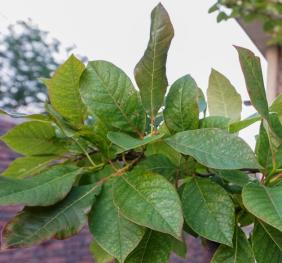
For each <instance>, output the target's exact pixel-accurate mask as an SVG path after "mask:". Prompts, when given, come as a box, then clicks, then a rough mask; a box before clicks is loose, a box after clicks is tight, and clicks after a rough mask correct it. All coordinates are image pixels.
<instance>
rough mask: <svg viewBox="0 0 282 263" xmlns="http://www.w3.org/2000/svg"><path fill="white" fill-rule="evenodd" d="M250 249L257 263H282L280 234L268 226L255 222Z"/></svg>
mask: <svg viewBox="0 0 282 263" xmlns="http://www.w3.org/2000/svg"><path fill="white" fill-rule="evenodd" d="M252 247H253V251H254V254H255V258H256V262H257V263H265V262H267V263H281V262H282V233H281V232H280V231H278V230H277V229H275V228H272V227H271V226H269V225H266V224H264V223H261V222H256V223H255V227H254V231H253V234H252Z"/></svg>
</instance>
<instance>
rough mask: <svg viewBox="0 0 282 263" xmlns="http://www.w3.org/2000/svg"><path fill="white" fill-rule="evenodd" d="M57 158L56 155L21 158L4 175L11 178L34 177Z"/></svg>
mask: <svg viewBox="0 0 282 263" xmlns="http://www.w3.org/2000/svg"><path fill="white" fill-rule="evenodd" d="M57 158H59V157H58V156H55V155H47V156H26V157H19V158H17V159H16V160H14V161H13V162H12V163H11V164H10V165H9V167H8V168H7V169H6V170H5V171H4V172H3V174H2V175H3V176H7V177H11V178H25V177H29V176H33V175H35V174H37V173H39V172H40V171H42V170H43V169H44V168H46V167H47V166H48V164H49V163H50V162H52V161H53V160H55V159H57Z"/></svg>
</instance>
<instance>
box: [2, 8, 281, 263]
mask: <svg viewBox="0 0 282 263" xmlns="http://www.w3.org/2000/svg"><path fill="white" fill-rule="evenodd" d="M151 20H152V21H151V31H150V39H149V43H148V46H147V48H146V51H145V53H144V56H143V57H142V58H141V59H140V61H139V62H138V64H137V65H136V68H135V80H136V83H137V85H138V88H139V91H138V90H137V89H135V87H134V85H133V83H132V82H131V80H130V79H129V78H128V76H127V75H126V74H125V73H124V72H123V71H122V70H121V69H120V68H118V67H117V66H115V65H113V64H112V63H110V62H107V61H91V62H89V63H88V65H87V66H86V67H85V65H84V64H83V63H82V62H81V61H79V60H78V59H77V58H76V57H74V56H71V57H70V58H69V59H68V60H67V61H66V62H65V63H64V64H63V65H61V66H60V67H59V68H58V69H57V71H56V72H55V74H54V75H53V77H52V78H51V79H46V80H45V81H44V82H45V84H46V86H47V88H48V93H49V98H50V103H46V114H41V115H39V114H34V115H23V114H10V115H11V116H12V117H15V118H17V117H18V118H25V119H27V120H28V121H27V122H24V123H21V124H19V125H17V126H16V127H14V128H13V129H11V130H10V131H9V132H8V133H7V134H5V135H3V136H2V137H1V140H2V141H3V142H5V143H6V144H7V145H8V146H9V147H10V148H11V149H13V150H14V151H16V152H18V153H20V154H22V155H23V156H22V157H19V158H18V159H16V160H15V161H14V162H13V163H12V164H11V165H10V166H9V168H8V169H7V170H6V171H4V172H3V175H2V176H1V177H0V186H1V187H0V205H14V204H19V205H24V206H25V207H24V209H23V210H22V211H21V212H20V213H19V214H18V215H16V216H15V217H14V218H13V219H12V220H11V221H10V222H8V224H7V225H6V226H5V228H4V230H3V233H2V244H1V248H2V250H3V249H10V248H19V247H28V246H32V245H35V244H39V243H41V242H43V241H45V240H48V239H50V238H57V239H65V238H68V237H70V236H73V235H75V234H77V233H78V232H79V231H80V230H81V229H82V227H83V226H84V225H86V224H87V223H88V226H89V229H90V232H91V233H92V234H93V237H94V240H95V241H94V243H93V244H92V245H91V252H92V253H93V254H94V257H95V258H96V260H97V262H99V263H102V262H104V263H105V262H109V261H111V260H115V261H117V262H126V263H134V262H136V263H137V262H139V263H140V262H143V263H147V262H148V263H149V262H150V263H151V262H153V263H158V262H160V263H164V262H168V261H169V257H170V254H171V252H175V253H177V254H178V255H179V256H181V257H185V255H186V245H185V243H184V239H183V237H184V235H187V234H189V235H193V236H199V237H201V238H202V240H210V241H213V242H216V243H217V244H218V250H217V251H216V253H215V255H214V257H213V259H212V261H211V262H213V263H216V262H219V263H222V262H233V263H234V262H237V263H241V262H244V263H253V262H254V261H255V259H256V262H258V263H265V262H270V263H279V262H281V258H282V202H281V201H282V182H281V179H282V176H281V175H282V146H281V145H282V144H281V141H282V126H281V125H282V124H281V119H282V97H281V96H280V97H278V98H277V99H276V100H275V101H274V102H273V104H272V105H271V106H270V107H269V106H268V103H267V100H266V95H265V89H264V84H263V79H262V72H261V66H260V62H259V59H258V57H256V56H255V55H254V54H253V53H252V52H251V51H249V50H247V49H244V48H241V47H236V49H237V51H238V54H239V59H240V63H241V67H242V71H243V74H244V77H245V80H246V87H247V89H248V92H249V95H250V99H251V102H252V104H253V106H254V107H255V109H256V110H257V113H256V114H254V115H252V116H250V117H249V118H247V119H243V120H241V110H242V100H241V96H240V95H239V94H238V93H237V91H236V89H235V87H234V86H233V85H232V84H231V83H230V81H229V80H228V79H227V78H226V77H225V76H224V75H222V74H221V73H220V72H218V71H216V70H212V71H211V74H210V79H209V87H208V91H207V101H206V99H205V96H204V94H203V92H202V91H201V90H200V89H199V87H198V85H197V83H196V82H195V80H194V79H193V78H192V77H191V76H190V75H185V76H183V77H181V78H179V79H178V80H176V81H175V82H174V83H173V84H172V85H171V87H170V89H169V91H168V93H167V95H165V94H166V91H167V88H168V81H167V78H166V60H167V53H168V49H169V46H170V42H171V40H172V38H173V35H174V31H173V26H172V24H171V22H170V19H169V15H168V13H167V11H166V10H165V9H164V7H163V6H162V5H161V4H159V5H157V6H156V7H155V8H154V10H153V11H152V16H151ZM207 110H208V112H209V115H208V114H207ZM1 113H2V114H8V115H9V113H7V112H5V111H1ZM254 122H260V123H261V126H260V132H259V135H258V136H257V143H256V149H255V152H253V150H252V149H251V148H250V147H249V146H248V144H247V143H246V142H245V141H243V140H242V139H241V138H240V137H239V136H238V132H239V131H240V130H241V129H244V128H246V127H248V126H249V125H251V124H253V123H254ZM247 225H254V230H253V231H252V233H251V235H250V236H249V237H247V236H246V235H245V233H244V232H243V230H242V229H243V227H245V226H247ZM266 250H267V251H271V252H269V253H271V257H270V256H269V254H267V253H265V251H266Z"/></svg>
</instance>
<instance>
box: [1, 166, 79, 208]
mask: <svg viewBox="0 0 282 263" xmlns="http://www.w3.org/2000/svg"><path fill="white" fill-rule="evenodd" d="M77 172H78V171H72V172H69V173H66V174H64V175H63V176H58V177H54V179H52V180H50V181H47V182H44V183H42V184H39V185H35V186H31V187H30V188H27V189H23V190H20V191H18V192H13V193H9V194H7V195H4V196H0V202H1V199H3V198H9V197H10V196H12V195H14V194H16V195H18V194H21V193H24V192H26V191H36V188H39V189H40V188H42V187H44V186H45V185H48V184H53V183H54V182H56V181H58V180H62V179H64V178H65V177H67V176H70V174H72V173H77ZM25 203H26V202H25Z"/></svg>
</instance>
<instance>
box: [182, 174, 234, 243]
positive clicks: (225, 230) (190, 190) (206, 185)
mask: <svg viewBox="0 0 282 263" xmlns="http://www.w3.org/2000/svg"><path fill="white" fill-rule="evenodd" d="M182 206H183V212H184V218H185V221H186V223H187V224H188V225H189V226H190V227H191V228H192V230H193V231H195V232H196V233H197V234H199V235H200V236H203V237H205V238H207V239H209V240H212V241H215V242H218V243H221V244H225V245H227V246H232V238H233V233H234V224H235V216H234V212H235V209H234V205H233V203H232V200H231V198H230V197H229V195H228V194H227V193H226V192H225V190H224V189H223V188H222V187H220V186H219V185H218V184H216V183H214V182H212V181H210V180H209V179H202V178H198V177H195V178H192V179H191V180H189V181H188V182H187V183H186V185H185V188H184V190H183V193H182Z"/></svg>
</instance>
